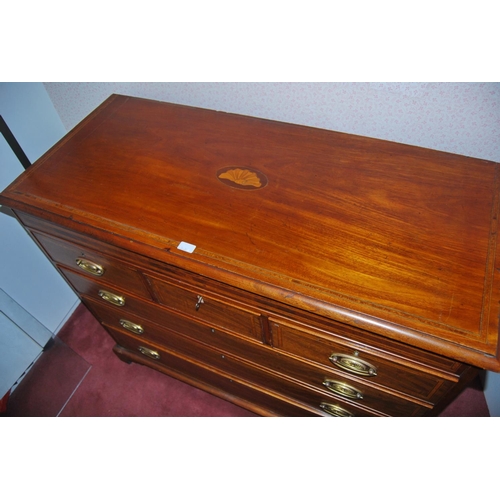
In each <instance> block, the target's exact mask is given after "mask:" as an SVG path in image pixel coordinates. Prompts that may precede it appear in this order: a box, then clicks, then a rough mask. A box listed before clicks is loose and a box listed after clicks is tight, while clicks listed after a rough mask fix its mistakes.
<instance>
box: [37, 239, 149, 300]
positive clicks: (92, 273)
mask: <svg viewBox="0 0 500 500" xmlns="http://www.w3.org/2000/svg"><path fill="white" fill-rule="evenodd" d="M33 235H34V236H35V238H36V239H37V240H38V242H39V243H40V245H41V246H42V247H43V248H44V249H45V251H46V252H47V253H48V254H49V255H50V257H51V259H52V260H53V261H54V262H55V263H56V264H60V265H63V266H66V267H68V268H70V269H73V270H75V271H78V272H81V273H82V274H83V275H86V276H89V277H91V278H93V279H95V280H98V281H99V282H101V283H105V284H110V285H114V286H118V287H120V288H122V289H125V290H132V291H133V293H134V294H135V295H138V296H140V297H144V298H148V299H149V298H151V295H150V293H149V292H148V290H147V288H146V284H145V282H144V280H143V278H142V276H141V275H140V273H139V271H138V270H137V269H135V268H134V267H133V266H131V265H130V264H126V263H124V262H122V261H120V260H117V259H114V258H112V257H109V256H107V255H104V254H100V253H99V252H96V251H95V250H90V249H87V248H85V247H82V246H80V245H75V244H73V243H70V242H67V241H64V240H59V239H56V238H52V237H50V236H47V235H45V234H40V233H35V232H34V233H33Z"/></svg>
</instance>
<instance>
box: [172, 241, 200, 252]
mask: <svg viewBox="0 0 500 500" xmlns="http://www.w3.org/2000/svg"><path fill="white" fill-rule="evenodd" d="M177 248H178V249H179V250H182V251H183V252H187V253H193V252H194V249H195V248H196V245H191V243H186V242H185V241H181V242H180V243H179V244H178V245H177Z"/></svg>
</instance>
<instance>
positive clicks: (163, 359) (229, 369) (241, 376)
mask: <svg viewBox="0 0 500 500" xmlns="http://www.w3.org/2000/svg"><path fill="white" fill-rule="evenodd" d="M110 333H111V334H112V335H113V337H114V338H115V340H116V341H117V343H118V344H119V345H121V346H123V347H125V348H127V349H130V350H132V351H134V352H136V353H138V354H139V355H141V356H143V357H144V359H147V360H153V361H154V362H157V363H161V364H165V365H168V359H169V354H170V353H172V352H173V353H174V354H177V355H181V356H185V357H187V358H189V359H190V360H192V362H193V363H195V364H201V365H202V366H205V367H208V368H211V369H215V370H217V371H220V372H222V373H224V374H225V375H226V376H227V377H229V378H231V379H233V380H235V381H239V382H240V383H244V384H248V385H250V386H252V387H255V388H259V389H261V390H262V391H263V392H266V393H269V392H273V393H274V395H275V397H277V399H280V397H284V398H286V399H288V400H290V401H295V402H296V404H298V405H301V406H306V407H309V408H310V411H311V412H312V413H314V414H323V415H325V416H328V415H329V413H328V411H326V410H325V409H324V408H322V405H326V406H329V407H335V408H336V409H337V410H336V411H337V412H338V413H339V415H336V416H386V415H384V414H382V413H379V412H376V411H372V410H370V409H369V408H365V407H363V406H361V405H358V404H356V403H354V402H350V401H346V400H343V399H342V398H336V397H335V396H330V395H328V394H323V393H321V392H319V391H314V390H312V389H310V388H308V387H305V386H303V385H301V384H298V383H296V382H294V381H292V380H289V379H286V378H282V377H279V376H276V375H275V374H273V373H270V372H267V371H266V370H262V369H260V368H259V367H256V366H254V365H252V364H248V363H245V362H244V361H242V360H241V359H239V358H236V357H234V356H232V355H228V354H227V353H224V352H222V351H217V350H215V349H212V348H210V347H208V346H204V345H201V344H199V343H197V342H193V341H190V340H189V339H186V338H183V337H181V336H178V335H175V334H171V335H169V346H168V347H167V348H165V347H161V346H157V345H156V344H153V343H148V342H144V340H143V339H138V338H135V337H132V336H129V335H128V334H124V333H121V332H118V331H115V330H111V331H110ZM341 412H344V413H345V415H340V413H341Z"/></svg>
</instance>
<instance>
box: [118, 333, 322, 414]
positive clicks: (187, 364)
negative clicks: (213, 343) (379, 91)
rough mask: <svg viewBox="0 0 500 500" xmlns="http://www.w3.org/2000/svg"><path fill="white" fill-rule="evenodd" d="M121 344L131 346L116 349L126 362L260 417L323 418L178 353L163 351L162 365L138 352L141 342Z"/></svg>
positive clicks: (121, 339) (122, 341)
mask: <svg viewBox="0 0 500 500" xmlns="http://www.w3.org/2000/svg"><path fill="white" fill-rule="evenodd" d="M113 336H114V335H113ZM120 343H121V344H124V345H126V346H128V347H125V346H121V345H119V344H117V345H116V346H115V347H114V348H113V351H114V352H115V354H117V355H118V356H119V357H120V358H121V359H123V360H124V361H134V362H137V363H141V364H144V365H146V366H148V367H150V368H153V369H155V370H158V371H160V372H162V373H165V374H167V375H170V376H172V377H175V378H177V379H179V380H182V381H183V382H186V383H188V384H191V385H193V386H195V387H198V388H199V389H202V390H204V391H207V392H210V393H211V394H213V395H215V396H218V397H220V398H222V399H224V400H226V401H231V402H232V403H234V404H237V405H239V406H242V407H243V408H246V409H248V410H250V411H253V412H255V413H256V414H258V415H262V416H267V417H272V416H288V417H314V416H321V414H320V412H319V411H317V412H311V409H310V408H307V407H304V406H301V405H297V404H296V403H294V402H293V401H289V400H286V399H283V398H277V397H275V395H274V394H271V393H267V392H264V391H262V390H259V388H257V387H254V386H252V385H248V384H245V383H244V382H242V381H239V380H235V379H233V378H231V377H230V376H228V375H226V374H224V373H221V372H220V371H218V370H213V369H211V368H209V367H206V366H201V365H200V364H198V363H195V362H193V361H192V360H190V359H188V358H186V357H184V356H182V355H179V354H177V353H172V352H169V351H167V350H164V351H162V352H161V364H160V363H158V362H157V361H155V360H154V359H151V358H149V357H147V356H144V355H142V354H141V353H140V352H139V351H138V350H137V343H136V344H133V345H131V344H129V343H128V342H127V341H125V340H124V339H123V338H122V337H120ZM161 396H162V395H161V394H158V395H157V397H160V398H161Z"/></svg>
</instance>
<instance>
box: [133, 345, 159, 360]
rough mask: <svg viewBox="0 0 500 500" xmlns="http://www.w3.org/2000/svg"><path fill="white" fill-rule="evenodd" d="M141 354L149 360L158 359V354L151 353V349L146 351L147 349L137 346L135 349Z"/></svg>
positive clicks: (156, 352)
mask: <svg viewBox="0 0 500 500" xmlns="http://www.w3.org/2000/svg"><path fill="white" fill-rule="evenodd" d="M137 349H138V350H139V352H140V353H141V354H144V356H148V357H149V358H153V359H160V354H159V353H158V351H153V350H152V349H148V348H147V347H143V346H139V347H138V348H137Z"/></svg>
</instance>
